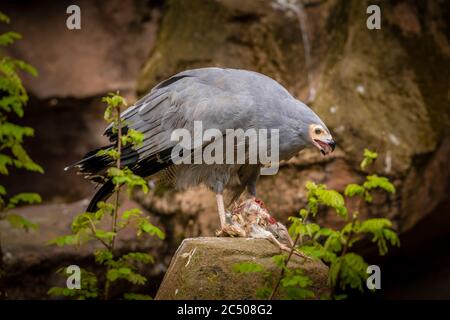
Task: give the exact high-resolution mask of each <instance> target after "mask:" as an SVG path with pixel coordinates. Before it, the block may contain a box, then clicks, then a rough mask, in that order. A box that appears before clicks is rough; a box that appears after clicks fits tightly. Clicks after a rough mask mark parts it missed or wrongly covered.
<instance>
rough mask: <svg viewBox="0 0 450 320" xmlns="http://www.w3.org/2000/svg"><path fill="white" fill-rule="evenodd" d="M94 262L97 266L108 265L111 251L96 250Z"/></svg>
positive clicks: (111, 256) (111, 257)
mask: <svg viewBox="0 0 450 320" xmlns="http://www.w3.org/2000/svg"><path fill="white" fill-rule="evenodd" d="M94 256H95V262H97V263H99V264H108V263H109V262H110V261H112V260H113V258H114V257H113V254H112V252H111V251H109V250H106V249H97V250H95V251H94Z"/></svg>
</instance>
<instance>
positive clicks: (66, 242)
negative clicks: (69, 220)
mask: <svg viewBox="0 0 450 320" xmlns="http://www.w3.org/2000/svg"><path fill="white" fill-rule="evenodd" d="M78 242H79V236H78V235H75V234H70V235H67V236H60V237H56V238H54V239H52V240H50V241H48V242H47V245H57V246H58V247H62V246H72V245H76V244H78Z"/></svg>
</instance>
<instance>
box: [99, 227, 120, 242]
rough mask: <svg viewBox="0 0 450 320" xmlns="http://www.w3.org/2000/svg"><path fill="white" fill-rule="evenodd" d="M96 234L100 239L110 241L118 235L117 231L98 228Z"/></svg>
mask: <svg viewBox="0 0 450 320" xmlns="http://www.w3.org/2000/svg"><path fill="white" fill-rule="evenodd" d="M95 236H96V237H97V238H99V239H103V240H106V241H108V242H110V241H111V240H112V239H113V238H114V237H115V236H116V233H115V232H111V231H105V230H101V229H96V230H95Z"/></svg>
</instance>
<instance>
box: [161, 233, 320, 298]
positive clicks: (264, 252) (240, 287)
mask: <svg viewBox="0 0 450 320" xmlns="http://www.w3.org/2000/svg"><path fill="white" fill-rule="evenodd" d="M277 254H280V250H279V248H277V247H276V246H275V245H273V244H272V243H271V242H269V241H268V240H265V239H253V238H191V239H185V240H184V241H183V242H182V243H181V245H180V247H179V248H178V250H177V252H176V253H175V255H174V256H173V258H172V262H171V263H170V266H169V269H168V270H167V272H166V275H165V277H164V280H163V282H162V284H161V286H160V288H159V290H158V293H157V295H156V299H160V300H171V299H180V300H182V299H195V300H197V299H199V300H202V299H214V300H227V299H255V298H256V291H257V290H258V289H259V288H262V287H263V286H264V285H265V279H264V277H263V275H262V273H245V274H242V273H236V272H235V271H233V269H232V268H233V265H234V264H236V263H239V262H255V263H259V264H261V265H262V266H263V267H264V270H265V271H269V272H271V273H273V274H274V275H278V274H279V269H278V268H277V267H276V266H275V264H274V263H273V262H272V259H271V258H272V256H274V255H277ZM289 267H290V268H301V269H302V270H303V271H304V273H305V274H306V275H307V276H309V277H310V279H311V280H312V281H313V285H312V286H311V288H310V289H311V290H312V291H313V292H314V293H315V294H316V296H317V297H320V296H321V295H324V294H327V293H329V288H328V287H327V272H328V268H327V267H326V266H325V265H324V264H323V263H322V262H320V261H315V260H308V259H304V258H300V257H298V256H293V257H292V260H291V261H290V263H289ZM275 278H276V276H273V277H271V280H270V281H271V285H273V282H274V279H275ZM276 298H280V295H278V296H276Z"/></svg>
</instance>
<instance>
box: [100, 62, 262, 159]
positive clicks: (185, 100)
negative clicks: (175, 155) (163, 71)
mask: <svg viewBox="0 0 450 320" xmlns="http://www.w3.org/2000/svg"><path fill="white" fill-rule="evenodd" d="M219 70H220V72H219V71H218V70H216V69H215V68H211V71H210V72H208V70H204V69H203V70H202V71H201V72H200V71H199V70H190V71H187V72H183V73H180V74H177V75H175V76H173V77H172V78H169V79H168V80H166V81H164V82H162V83H160V84H159V85H157V86H156V87H154V88H153V89H152V90H151V92H150V93H149V94H148V95H147V96H145V97H143V98H142V99H141V100H139V101H138V102H137V103H136V104H135V105H134V106H133V107H131V108H129V109H127V110H126V111H125V112H123V113H122V119H123V121H124V123H125V125H126V127H127V128H131V129H134V130H138V131H140V132H142V133H144V142H143V144H142V145H141V146H140V147H138V148H137V149H135V150H131V148H128V149H125V150H124V152H123V156H124V159H123V160H124V163H125V164H126V161H127V159H132V158H133V159H134V158H135V157H136V152H137V154H138V156H139V159H140V160H142V159H146V158H148V157H152V156H155V155H156V154H158V153H161V152H163V151H166V150H169V149H171V148H172V147H173V146H174V145H175V144H176V143H177V141H171V139H170V136H171V134H172V132H173V131H174V130H175V129H181V128H182V129H187V130H189V132H190V133H191V136H193V128H194V121H201V122H202V127H203V130H206V129H210V128H216V129H219V130H220V131H221V132H225V130H226V129H233V128H241V129H244V130H246V129H247V128H249V127H252V126H254V125H256V121H257V117H256V116H255V112H250V111H251V110H254V108H255V107H257V104H258V101H257V98H256V97H255V95H254V94H252V90H253V91H254V86H255V81H257V80H258V77H257V76H255V79H248V75H246V76H242V77H239V76H236V74H233V73H231V72H230V73H227V72H225V71H226V70H221V69H219ZM256 84H257V83H256ZM251 89H252V90H251ZM105 133H106V135H107V136H108V137H109V138H110V139H111V141H113V142H114V141H115V140H116V139H117V136H116V134H114V133H113V131H112V130H111V128H108V129H107V130H106V131H105Z"/></svg>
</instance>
